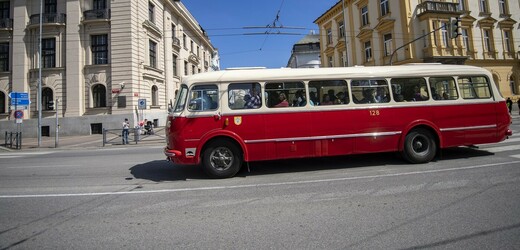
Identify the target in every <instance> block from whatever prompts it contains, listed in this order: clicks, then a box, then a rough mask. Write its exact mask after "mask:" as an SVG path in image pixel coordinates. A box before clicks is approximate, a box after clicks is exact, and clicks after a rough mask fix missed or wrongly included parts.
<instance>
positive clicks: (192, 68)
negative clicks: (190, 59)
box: [191, 65, 197, 75]
mask: <svg viewBox="0 0 520 250" xmlns="http://www.w3.org/2000/svg"><path fill="white" fill-rule="evenodd" d="M196 73H197V72H195V65H191V74H192V75H195V74H196Z"/></svg>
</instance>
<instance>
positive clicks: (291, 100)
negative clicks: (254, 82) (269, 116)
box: [265, 82, 307, 108]
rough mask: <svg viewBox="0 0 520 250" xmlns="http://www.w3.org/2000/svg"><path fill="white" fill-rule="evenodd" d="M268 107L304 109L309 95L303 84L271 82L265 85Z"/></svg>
mask: <svg viewBox="0 0 520 250" xmlns="http://www.w3.org/2000/svg"><path fill="white" fill-rule="evenodd" d="M265 90H266V95H267V99H266V102H267V107H269V108H279V107H303V106H306V105H307V94H306V91H305V85H304V84H303V82H270V83H266V84H265Z"/></svg>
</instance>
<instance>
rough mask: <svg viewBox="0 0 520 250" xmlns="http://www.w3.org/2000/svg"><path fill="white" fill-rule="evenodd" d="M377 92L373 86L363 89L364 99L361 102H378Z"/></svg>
mask: <svg viewBox="0 0 520 250" xmlns="http://www.w3.org/2000/svg"><path fill="white" fill-rule="evenodd" d="M376 102H377V101H376V98H375V92H374V89H373V88H367V89H365V90H363V99H362V100H361V103H376Z"/></svg>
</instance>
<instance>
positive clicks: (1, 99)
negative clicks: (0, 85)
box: [0, 91, 6, 114]
mask: <svg viewBox="0 0 520 250" xmlns="http://www.w3.org/2000/svg"><path fill="white" fill-rule="evenodd" d="M5 99H6V98H5V93H4V92H2V91H0V114H5V112H6V110H5V104H6V103H5V101H6V100H5Z"/></svg>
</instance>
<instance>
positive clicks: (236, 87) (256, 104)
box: [228, 83, 262, 109]
mask: <svg viewBox="0 0 520 250" xmlns="http://www.w3.org/2000/svg"><path fill="white" fill-rule="evenodd" d="M228 98H229V99H228V106H229V108H230V109H258V108H260V107H261V106H262V95H261V88H260V84H259V83H232V84H229V86H228Z"/></svg>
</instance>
